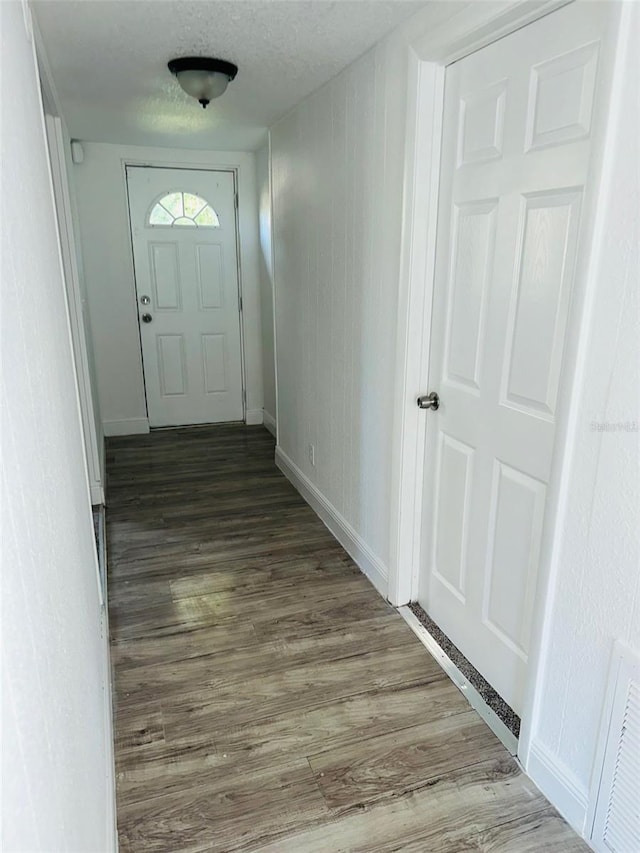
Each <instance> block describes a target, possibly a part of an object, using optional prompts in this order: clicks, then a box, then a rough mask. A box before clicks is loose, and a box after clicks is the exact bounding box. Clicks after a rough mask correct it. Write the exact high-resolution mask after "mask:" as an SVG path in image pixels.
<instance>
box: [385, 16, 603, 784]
mask: <svg viewBox="0 0 640 853" xmlns="http://www.w3.org/2000/svg"><path fill="white" fill-rule="evenodd" d="M573 2H581V0H540V2H530V0H517V2H513V3H511V4H509V5H508V6H507V7H506V8H505V4H504V3H499V2H498V3H494V2H491V3H489V2H485V3H476V4H470V5H469V6H467V7H466V8H465V9H463V10H462V11H461V12H459V13H457V14H455V15H454V16H453V17H452V18H450V19H449V20H448V21H446V22H445V23H444V24H442V25H440V26H439V27H437V28H435V29H434V30H432V31H431V32H430V33H428V34H427V35H420V36H418V37H416V38H415V39H414V40H413V41H411V42H410V43H409V45H408V48H407V66H408V83H407V90H408V98H407V124H406V143H405V169H404V184H403V221H402V237H401V258H400V277H399V287H398V325H397V339H396V373H395V380H394V398H393V405H394V422H393V433H392V483H391V535H390V554H389V576H388V593H387V597H388V599H389V601H390V602H391V603H392V604H394V605H395V606H401V605H404V604H408V603H409V602H410V601H414V600H416V597H417V593H418V578H419V571H420V565H421V559H420V558H421V551H422V548H423V542H422V490H423V482H424V474H425V458H424V444H425V434H426V427H427V424H426V418H425V417H424V412H421V411H420V410H419V409H418V408H417V405H416V398H417V397H418V395H420V394H423V393H426V392H427V390H431V389H427V388H426V387H424V382H425V381H426V379H425V378H426V377H428V375H429V350H430V333H429V331H428V330H429V329H430V327H431V319H432V301H433V290H434V286H435V256H436V226H437V219H438V186H439V178H440V168H441V157H440V149H441V135H442V120H443V111H444V80H445V69H446V66H447V65H450V64H451V63H453V62H455V61H456V60H458V59H462V58H463V57H464V56H468V55H469V54H471V53H474V52H475V51H477V50H480V49H481V48H483V47H486V46H487V45H489V44H491V43H493V42H495V41H497V40H498V39H500V38H503V37H504V36H506V35H509V34H510V33H512V32H515V31H516V30H519V29H521V28H523V27H525V26H527V25H528V24H530V23H533V22H534V21H536V20H539V19H540V18H542V17H544V16H546V15H548V14H550V13H552V12H554V11H556V10H557V9H560V8H562V7H563V6H567V5H569V4H570V3H573ZM613 5H614V4H612V6H613ZM615 5H616V7H618V6H619V4H615ZM611 15H612V16H613V22H612V23H613V26H612V32H611V38H610V40H609V42H608V44H607V45H606V46H605V50H603V54H605V55H606V59H607V60H609V61H608V63H607V62H605V63H603V65H602V69H603V70H602V73H601V76H600V79H599V82H598V90H597V92H598V94H597V95H596V97H597V98H598V100H601V95H602V92H603V91H608V90H609V88H610V84H611V78H612V73H613V61H612V56H611V52H612V48H613V47H614V46H615V40H616V36H615V34H616V32H617V29H618V26H619V21H620V9H619V8H616V9H612V11H611ZM609 108H610V104H607V105H606V106H604V105H603V106H602V107H601V114H600V117H599V120H598V122H597V123H594V130H593V134H592V148H591V166H590V168H591V174H590V181H589V186H588V187H587V188H586V191H585V195H584V206H583V210H582V221H581V225H580V234H579V244H578V258H577V264H576V272H575V285H574V292H573V295H572V301H571V307H570V314H569V321H568V327H567V343H566V350H565V364H568V365H569V366H570V369H568V370H565V371H563V373H564V375H563V377H562V380H561V385H560V389H559V400H560V403H559V406H558V418H557V432H556V447H555V451H554V459H553V463H552V470H551V477H550V481H549V490H548V499H547V512H546V522H545V525H544V530H543V538H542V546H541V555H540V574H539V580H538V588H537V592H536V600H535V605H534V614H533V627H532V641H531V653H530V656H529V665H528V673H527V689H526V696H525V703H524V709H523V713H522V718H521V720H522V725H521V731H520V738H519V743H518V757H519V759H520V761H521V762H522V764H523V766H524V767H525V769H526V768H527V766H528V763H529V758H530V753H531V746H532V738H533V732H534V728H535V721H536V715H537V708H538V694H539V691H538V690H537V688H538V687H539V685H540V683H541V680H542V676H543V674H544V673H543V657H544V655H543V651H544V649H545V646H546V643H547V639H548V636H547V635H548V616H549V611H550V609H551V606H552V587H553V585H552V583H551V581H552V579H553V577H554V576H555V573H556V570H557V562H558V553H557V545H558V543H557V537H556V536H555V531H556V530H557V529H558V528H559V527H560V526H561V525H560V524H557V525H554V524H553V521H555V520H556V519H558V518H559V516H560V514H561V513H562V512H563V511H564V508H565V504H566V491H567V475H568V457H569V455H570V445H569V436H570V435H571V432H572V425H573V424H574V423H575V417H576V414H577V396H578V392H579V390H580V382H579V381H578V380H579V378H580V377H579V376H578V375H577V373H576V369H577V368H578V369H579V364H580V358H581V353H582V352H583V351H584V348H585V346H586V337H587V332H586V329H585V328H583V324H582V322H581V320H582V318H583V317H584V316H585V312H586V311H588V307H589V304H590V302H591V300H592V295H593V292H594V283H595V282H594V274H593V273H592V272H591V270H593V269H595V267H594V265H593V258H594V255H595V252H596V251H597V246H596V245H595V244H596V243H597V241H594V240H592V239H590V238H592V237H593V236H594V225H595V217H596V207H597V205H596V202H597V199H598V197H599V195H600V193H601V192H602V183H603V154H604V147H605V141H606V132H607V122H606V120H605V119H606V113H607V112H608V109H609ZM425 235H426V239H425ZM585 325H586V324H585ZM436 390H437V389H436ZM550 519H551V520H552V522H551V523H550V521H549V520H550Z"/></svg>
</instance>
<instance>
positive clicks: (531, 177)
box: [419, 3, 608, 712]
mask: <svg viewBox="0 0 640 853" xmlns="http://www.w3.org/2000/svg"><path fill="white" fill-rule="evenodd" d="M606 7H607V4H606V3H584V4H582V3H577V4H573V5H571V6H568V7H565V8H563V9H561V10H560V11H557V12H554V13H553V14H551V15H548V16H547V17H545V18H543V19H541V20H539V21H537V22H535V23H533V24H531V25H529V26H527V27H525V28H523V29H521V30H519V31H517V32H515V33H513V34H512V35H510V36H508V37H506V38H503V39H501V40H500V41H497V42H496V43H494V44H492V45H490V46H488V47H486V48H484V49H482V50H480V51H478V52H477V53H474V54H472V55H470V56H468V57H466V58H465V59H463V60H461V61H459V62H456V63H455V64H453V65H451V66H450V67H449V68H448V69H447V72H446V82H445V112H444V125H443V140H442V142H443V145H442V150H443V161H442V171H441V179H440V180H441V183H440V201H439V214H438V237H437V250H436V283H435V291H434V308H433V320H432V329H431V341H432V347H431V357H430V376H429V382H428V390H429V391H437V392H438V394H439V395H440V399H441V405H440V408H439V410H438V411H437V412H434V411H429V412H425V415H424V416H425V417H426V418H427V419H428V425H427V439H426V441H427V444H426V460H427V470H426V478H425V508H426V511H425V515H424V520H425V523H424V530H423V542H424V543H426V544H425V548H424V553H423V564H422V568H421V577H420V593H419V599H420V601H421V603H422V604H423V606H425V607H426V609H427V611H428V612H429V614H430V615H431V616H432V618H433V619H434V620H435V621H436V622H437V623H438V624H439V625H440V627H441V628H442V629H443V630H444V631H445V633H447V635H448V636H449V637H450V639H451V640H452V641H453V642H454V643H455V644H456V645H457V646H458V647H459V648H460V649H461V651H462V652H463V653H464V654H465V655H466V657H467V658H469V660H470V661H471V662H472V663H473V664H474V666H475V667H476V668H477V669H478V670H479V671H480V672H481V674H482V675H483V676H484V677H485V678H486V679H487V680H488V681H489V682H490V683H491V684H492V685H493V687H494V688H495V689H496V690H497V691H498V692H499V693H500V695H501V696H502V697H503V698H504V699H505V700H506V701H507V702H508V703H509V704H510V705H511V706H512V707H513V708H514V710H516V711H517V712H520V711H521V710H522V703H523V694H524V689H525V677H526V667H527V661H528V656H529V640H530V632H531V621H532V612H533V603H534V599H535V595H536V584H537V579H538V563H539V555H540V545H541V536H542V530H543V524H544V523H545V504H546V499H547V487H548V483H549V476H550V470H551V463H552V457H553V453H554V440H555V432H556V413H557V408H558V390H559V384H560V378H561V373H562V370H563V352H564V347H565V337H566V333H567V322H568V315H569V307H570V300H571V295H572V287H573V281H574V270H575V266H576V251H577V241H578V232H579V224H580V217H581V207H582V201H583V192H584V187H585V182H586V180H587V176H588V173H589V156H590V136H591V131H592V121H591V119H592V108H593V102H594V93H595V89H596V81H597V77H598V73H599V44H600V41H601V38H602V36H603V33H604V30H605V27H606V23H607V16H608V10H607V8H606Z"/></svg>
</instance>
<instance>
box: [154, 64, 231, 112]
mask: <svg viewBox="0 0 640 853" xmlns="http://www.w3.org/2000/svg"><path fill="white" fill-rule="evenodd" d="M169 71H170V72H171V73H172V74H175V76H176V77H177V78H178V83H180V85H181V86H182V88H183V89H184V91H185V92H186V93H187V95H191V97H192V98H195V99H196V100H197V101H199V102H200V103H201V104H202V108H203V109H205V108H206V106H207V104H208V103H209V101H212V100H213V99H214V98H219V97H220V95H222V94H224V92H225V90H226V88H227V86H228V85H229V82H230V81H231V80H233V78H234V77H235V76H236V74H237V73H238V66H237V65H234V64H233V62H225V60H224V59H209V58H208V57H206V56H185V57H183V58H182V59H172V60H171V62H170V63H169Z"/></svg>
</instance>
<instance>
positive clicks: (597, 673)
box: [533, 7, 640, 818]
mask: <svg viewBox="0 0 640 853" xmlns="http://www.w3.org/2000/svg"><path fill="white" fill-rule="evenodd" d="M630 8H631V7H629V9H628V11H630ZM621 33H622V44H621V45H619V48H618V51H617V56H618V62H619V67H618V69H617V73H618V78H617V81H616V84H615V88H614V98H615V101H614V103H615V105H616V107H617V110H618V114H617V116H616V115H615V113H614V117H613V121H612V122H611V123H610V127H611V138H610V140H609V143H608V146H607V150H606V155H605V156H606V159H605V187H606V189H605V195H604V198H603V199H602V200H601V202H600V205H599V207H600V217H601V219H600V227H601V229H602V230H601V232H600V239H601V243H600V246H601V248H600V250H599V251H600V256H599V258H598V259H596V266H595V267H594V268H593V269H592V285H593V291H592V297H593V301H592V304H591V315H590V322H589V328H588V334H587V336H586V337H585V340H584V350H583V354H584V361H583V363H582V365H581V373H580V375H579V378H580V391H579V399H578V405H577V411H576V416H575V422H574V424H573V430H572V433H571V435H570V438H569V447H570V453H571V458H570V467H569V477H568V481H567V492H566V510H565V516H564V518H563V519H562V521H561V529H562V536H561V543H560V549H559V553H558V563H557V575H556V578H555V582H554V584H553V589H552V602H553V606H552V610H551V613H550V617H549V625H548V635H547V643H546V655H545V659H544V662H543V663H544V669H543V673H542V679H541V684H540V686H539V707H538V716H537V721H536V725H535V729H534V735H533V750H534V758H535V755H536V751H537V753H538V757H541V759H542V761H543V762H544V761H545V760H546V761H547V763H550V764H551V766H552V769H554V770H555V771H558V772H559V774H560V775H561V776H563V777H564V779H565V780H566V781H567V782H568V787H569V789H570V793H573V795H574V796H575V799H576V803H575V804H574V814H575V815H576V816H577V817H578V818H579V816H580V814H581V811H582V812H584V807H585V805H586V801H587V797H588V792H589V787H590V783H591V779H592V773H593V772H594V770H595V769H596V768H595V767H594V765H593V762H594V757H595V750H596V744H597V739H598V733H599V727H600V721H601V713H602V709H603V702H604V698H605V688H606V680H607V675H608V670H609V663H610V658H611V654H612V651H613V641H614V639H616V638H617V639H620V640H623V641H624V642H626V643H627V644H628V645H629V646H631V647H632V648H633V649H635V650H636V651H637V652H638V653H640V529H639V525H640V467H639V455H640V447H639V438H640V434H639V432H638V429H639V426H638V425H639V422H640V371H639V366H640V304H639V298H638V297H639V282H640V256H639V253H638V235H640V160H639V159H638V148H637V146H638V138H639V136H640V115H639V112H640V106H639V105H640V92H639V81H640V63H639V61H638V51H637V44H638V43H639V41H640V9H639V8H637V7H636V8H635V10H634V13H633V17H632V18H631V20H627V21H623V24H622V28H621ZM625 47H626V58H625ZM616 107H614V109H615V108H616ZM596 234H598V230H597V231H596ZM534 778H536V777H535V776H534ZM541 779H542V781H543V783H544V776H542V777H541ZM543 789H544V788H543Z"/></svg>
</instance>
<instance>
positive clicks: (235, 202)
mask: <svg viewBox="0 0 640 853" xmlns="http://www.w3.org/2000/svg"><path fill="white" fill-rule="evenodd" d="M233 202H234V204H235V206H236V210H237V209H238V193H234V194H233Z"/></svg>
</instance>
